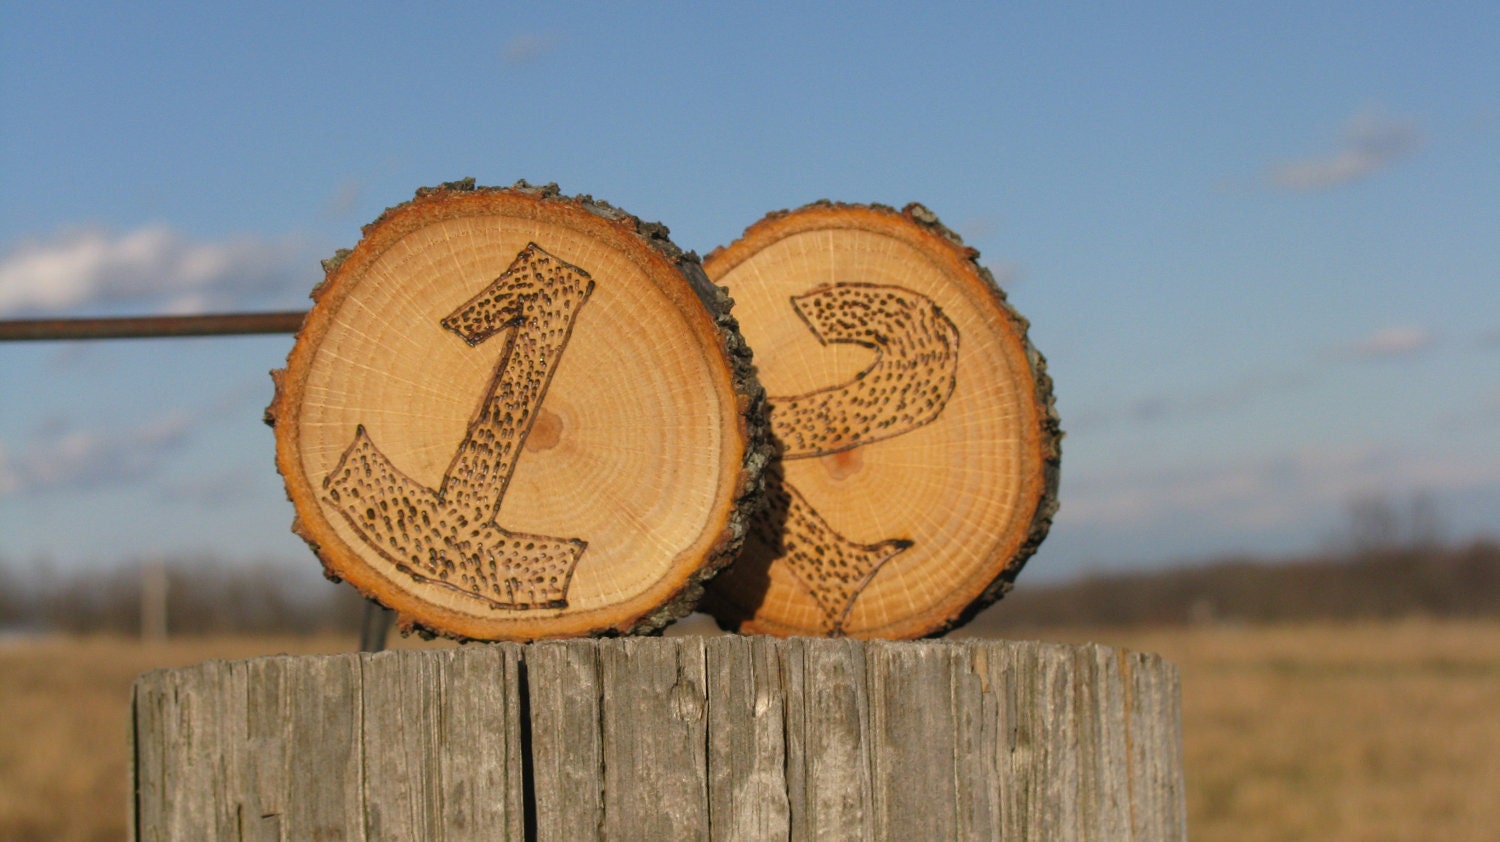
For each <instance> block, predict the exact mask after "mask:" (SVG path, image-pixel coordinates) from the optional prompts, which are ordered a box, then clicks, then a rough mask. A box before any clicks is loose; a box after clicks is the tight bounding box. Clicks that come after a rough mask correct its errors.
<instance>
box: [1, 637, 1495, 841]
mask: <svg viewBox="0 0 1500 842" xmlns="http://www.w3.org/2000/svg"><path fill="white" fill-rule="evenodd" d="M1017 636H1020V635H1017ZM1026 636H1029V637H1037V638H1042V639H1051V640H1065V641H1084V640H1092V641H1096V642H1100V643H1106V644H1110V645H1114V646H1122V647H1126V648H1131V649H1137V650H1144V651H1153V652H1158V653H1160V654H1162V655H1164V656H1166V657H1168V658H1170V659H1171V660H1173V661H1174V662H1176V663H1177V664H1178V665H1179V667H1180V668H1181V670H1182V676H1183V701H1184V742H1185V746H1186V748H1185V753H1186V768H1187V775H1188V814H1189V832H1190V834H1191V836H1192V838H1193V839H1195V840H1203V841H1204V842H1216V840H1231V839H1244V840H1252V839H1253V840H1265V839H1276V840H1298V839H1308V840H1429V839H1442V840H1445V842H1456V841H1457V840H1491V839H1494V838H1496V837H1495V834H1496V828H1500V799H1497V798H1495V797H1494V793H1496V792H1500V622H1493V621H1491V622H1448V621H1425V620H1412V621H1403V622H1399V623H1384V624H1343V625H1278V626H1267V627H1256V626H1240V627H1227V626H1217V627H1198V628H1189V629H1163V630H1120V629H1103V630H1097V631H1089V630H1076V631H1069V632H1066V633H1061V632H1058V631H1057V630H1051V629H1049V630H1047V631H1045V632H1039V633H1037V634H1035V635H1026ZM405 645H417V644H411V643H406V644H405ZM350 648H351V641H349V640H347V639H343V638H312V639H298V638H224V639H196V640H194V639H189V640H181V641H175V642H171V643H167V644H162V645H156V646H144V645H142V644H140V643H137V642H134V641H129V640H121V639H111V638H83V639H48V640H40V641H38V640H13V641H7V642H0V723H3V726H0V839H4V840H15V841H16V842H21V840H107V839H120V838H123V837H124V833H125V831H124V817H125V798H126V793H125V788H126V774H125V763H126V749H125V729H126V717H127V703H128V698H129V688H130V683H131V681H132V680H133V679H134V677H135V676H136V675H137V674H138V673H140V672H143V671H145V670H148V669H152V668H155V667H162V666H180V665H185V664H190V663H195V662H198V661H201V660H205V659H208V658H240V657H251V656H256V655H266V654H274V653H278V652H287V653H317V652H339V651H348V650H349V649H350Z"/></svg>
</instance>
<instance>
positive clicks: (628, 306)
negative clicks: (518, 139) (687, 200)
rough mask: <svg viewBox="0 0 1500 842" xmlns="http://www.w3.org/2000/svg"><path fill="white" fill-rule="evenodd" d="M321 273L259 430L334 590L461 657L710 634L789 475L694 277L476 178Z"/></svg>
mask: <svg viewBox="0 0 1500 842" xmlns="http://www.w3.org/2000/svg"><path fill="white" fill-rule="evenodd" d="M324 268H325V271H326V273H327V277H326V279H325V280H324V282H323V283H322V284H321V285H320V286H319V287H318V288H317V289H316V290H314V292H313V298H314V301H315V303H314V306H313V308H312V310H311V311H309V313H308V315H307V319H306V321H305V322H304V324H303V328H302V330H301V331H300V332H299V334H298V337H297V342H296V345H295V346H294V347H293V349H292V352H291V354H290V356H289V357H288V360H287V368H286V369H285V370H283V371H277V372H272V375H273V379H274V380H275V385H276V396H275V398H274V399H273V401H272V403H271V405H270V407H269V408H268V409H267V411H266V420H267V422H268V423H270V424H271V425H272V426H273V427H275V430H276V440H277V467H278V469H279V470H280V471H281V473H282V475H283V476H284V477H285V479H286V485H287V494H288V497H289V498H290V499H291V500H292V502H293V504H294V505H295V508H296V511H297V518H296V521H295V522H294V523H293V530H294V531H296V532H297V534H299V535H300V536H302V537H303V538H304V539H306V540H307V542H308V543H309V545H311V546H312V548H313V549H314V550H315V551H316V552H317V554H318V556H319V558H320V559H321V560H322V561H323V564H324V567H325V570H326V572H327V573H328V575H329V576H330V577H331V578H334V579H344V580H347V581H349V582H350V583H352V584H353V585H354V586H355V587H356V588H358V589H359V590H360V591H361V592H363V593H364V594H365V595H366V596H369V597H371V598H372V599H375V600H376V601H378V602H380V603H382V604H384V605H386V606H387V607H389V608H392V609H394V610H396V612H397V613H398V615H399V617H398V623H399V625H400V627H401V628H402V629H403V631H408V632H409V631H418V632H422V633H437V634H443V635H447V636H450V637H454V638H458V639H490V640H535V639H544V638H558V637H569V636H575V635H589V634H597V635H614V634H637V633H649V632H652V631H655V630H657V629H660V628H661V627H662V626H664V625H666V624H667V623H669V622H671V621H672V620H674V619H677V618H679V617H682V616H684V615H686V614H687V613H688V612H689V611H691V610H692V608H693V607H694V605H696V603H697V601H698V599H699V597H700V596H701V594H702V587H703V582H704V581H706V580H707V579H708V578H710V577H712V576H713V575H714V574H715V573H716V572H717V571H718V570H719V569H720V568H721V567H723V566H724V565H725V564H727V563H728V562H729V561H730V560H731V559H732V558H733V556H734V554H735V553H736V552H737V551H738V549H739V547H740V545H741V544H742V542H743V539H744V535H745V533H746V531H747V529H748V522H749V518H750V516H751V514H752V513H753V512H754V511H755V510H756V508H757V507H758V504H759V501H760V499H761V496H762V493H763V487H764V483H763V479H762V471H763V469H764V467H765V465H766V463H767V461H768V460H769V456H770V451H769V445H768V444H767V441H766V430H765V424H766V421H765V405H764V403H765V402H764V392H763V390H762V389H761V388H760V386H759V384H758V382H757V381H756V378H755V371H754V367H753V365H752V364H751V362H750V352H749V350H748V348H747V347H746V345H745V343H744V340H743V338H742V337H740V335H739V332H738V329H737V325H736V323H735V320H734V317H733V316H732V315H730V312H729V308H730V305H731V302H730V300H729V298H728V296H727V295H726V294H725V293H724V291H723V290H721V289H719V288H717V287H715V286H713V285H712V284H711V283H709V281H708V279H707V278H706V276H705V275H704V273H703V271H702V269H701V268H700V267H699V265H698V259H697V256H696V255H693V254H691V253H687V254H685V253H683V252H682V251H680V250H679V249H677V247H676V246H674V245H673V244H672V243H671V241H670V240H669V239H668V238H667V230H666V228H664V227H663V226H660V225H656V224H651V223H644V222H641V221H640V220H638V219H636V218H635V217H633V216H630V215H629V214H627V213H624V212H623V211H620V210H618V209H616V208H613V207H611V206H610V205H608V204H605V203H603V202H598V201H596V200H594V199H592V198H591V197H588V196H580V197H571V198H570V197H565V196H561V195H560V194H559V193H558V191H557V188H556V186H555V185H548V186H546V187H533V186H531V185H528V184H526V183H524V182H522V183H520V184H517V185H515V186H514V187H510V188H476V187H475V186H474V185H473V182H472V180H467V181H464V182H455V183H452V184H446V185H443V186H441V187H438V188H431V189H423V190H420V191H418V192H417V196H416V198H414V199H413V200H412V201H411V202H408V203H405V204H402V205H399V206H397V207H394V208H391V209H389V210H387V211H386V212H385V213H384V214H382V215H381V216H380V218H379V219H377V220H376V221H375V222H373V223H371V224H370V225H368V226H366V227H365V229H364V237H363V239H361V241H360V243H359V244H358V245H357V246H356V247H355V248H354V249H352V250H349V251H341V252H339V253H338V254H337V255H335V256H334V257H333V258H332V259H330V260H328V261H325V263H324Z"/></svg>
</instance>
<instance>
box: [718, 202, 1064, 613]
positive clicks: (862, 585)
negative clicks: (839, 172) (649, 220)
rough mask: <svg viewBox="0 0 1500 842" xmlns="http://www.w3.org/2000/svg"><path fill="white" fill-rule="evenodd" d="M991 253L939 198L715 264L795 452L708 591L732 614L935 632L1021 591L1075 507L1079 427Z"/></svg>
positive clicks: (794, 226) (771, 481)
mask: <svg viewBox="0 0 1500 842" xmlns="http://www.w3.org/2000/svg"><path fill="white" fill-rule="evenodd" d="M978 256H979V253H978V251H977V250H975V249H973V248H971V247H969V246H966V245H964V243H963V241H962V239H961V238H960V237H959V236H958V235H957V234H955V233H954V232H952V231H951V230H949V229H948V228H946V227H945V226H943V224H942V223H941V222H940V221H939V220H938V218H937V217H936V215H934V214H933V213H932V212H931V211H930V210H928V209H927V208H926V207H924V206H922V205H920V204H915V203H913V204H909V205H907V206H906V207H905V208H903V209H902V210H899V211H898V210H896V209H895V208H892V207H887V206H883V205H856V204H842V203H834V202H828V201H821V202H815V203H813V204H810V205H807V206H804V207H802V208H799V209H796V210H791V211H777V212H773V213H771V214H769V215H767V216H766V217H765V218H763V219H761V220H760V221H758V222H756V223H755V224H753V225H751V226H750V227H749V228H747V229H746V230H745V233H744V234H743V235H742V236H741V237H740V238H739V239H738V240H736V241H735V242H734V243H732V244H730V245H728V246H725V247H721V248H718V249H715V250H714V251H712V252H710V253H709V254H708V256H707V257H705V258H704V269H705V270H706V271H707V272H708V275H709V277H710V279H711V280H712V281H713V282H714V283H717V284H723V285H724V286H725V287H726V288H727V289H728V290H729V294H730V295H731V296H733V297H734V299H735V302H736V307H735V313H736V316H737V317H738V319H739V322H740V326H741V330H742V331H743V333H744V335H745V338H746V341H748V342H749V343H750V345H751V347H753V348H754V349H755V354H756V365H757V369H758V371H759V374H760V379H761V383H762V384H763V386H764V387H765V388H766V391H767V393H768V395H769V397H768V398H767V400H768V402H769V404H770V426H771V435H772V439H773V444H774V445H775V447H776V448H777V451H778V459H777V461H776V462H775V463H773V466H772V468H771V470H769V471H768V472H767V500H768V506H767V509H766V511H765V512H764V513H762V514H761V515H759V516H757V518H756V520H755V521H754V523H753V524H752V528H751V535H750V537H749V538H748V539H747V541H746V545H745V548H744V550H743V551H742V552H741V555H740V558H739V559H738V560H737V561H736V562H735V564H734V565H733V566H732V567H730V568H729V569H728V570H727V571H726V572H725V573H724V574H723V575H721V576H719V577H718V578H717V579H715V580H714V582H712V583H710V586H709V588H708V593H707V594H706V596H705V599H704V603H703V606H702V608H703V610H706V611H707V612H708V613H710V614H712V615H713V616H714V617H715V619H716V620H717V621H718V622H719V624H720V625H721V626H723V627H724V628H726V629H730V630H735V631H740V632H746V633H764V634H773V635H777V636H793V635H806V636H850V637H861V638H916V637H927V636H936V635H941V634H943V633H945V632H947V631H949V630H951V629H953V628H956V627H957V626H960V625H962V624H963V623H965V622H968V620H970V619H971V618H972V617H973V616H974V615H975V614H977V613H978V612H979V611H980V610H982V609H983V608H985V607H987V606H988V605H990V604H992V603H994V602H995V601H996V600H998V599H1000V598H1001V597H1002V596H1003V595H1004V594H1005V593H1006V592H1007V591H1008V590H1010V588H1011V587H1012V584H1013V583H1014V581H1015V578H1016V575H1017V574H1018V573H1019V572H1020V570H1021V568H1022V567H1023V566H1024V565H1025V563H1026V561H1027V559H1028V558H1030V557H1031V556H1032V554H1033V553H1035V552H1036V550H1037V548H1038V546H1039V545H1040V544H1041V543H1042V541H1043V539H1045V538H1046V535H1047V533H1048V531H1049V529H1050V528H1051V524H1052V518H1053V516H1054V515H1055V513H1056V511H1057V508H1058V500H1057V491H1058V478H1059V467H1060V463H1061V440H1062V430H1061V428H1060V424H1059V421H1058V416H1057V410H1056V406H1055V402H1054V399H1053V394H1052V380H1051V378H1050V377H1049V376H1048V374H1047V368H1046V360H1045V358H1044V357H1043V356H1042V354H1041V353H1040V352H1038V351H1037V349H1036V348H1035V347H1034V346H1033V345H1032V343H1031V341H1030V339H1029V338H1028V336H1027V330H1028V328H1029V323H1028V322H1027V321H1026V319H1024V318H1023V317H1022V316H1021V315H1020V314H1019V313H1017V312H1016V310H1015V308H1014V307H1013V306H1011V304H1010V303H1009V301H1008V300H1007V299H1006V296H1005V293H1004V292H1003V291H1002V290H1001V289H1000V287H999V285H998V284H997V283H996V281H995V279H994V276H993V275H992V274H991V273H990V272H989V271H988V270H987V269H985V268H984V267H983V266H982V265H980V263H979V261H978ZM872 357H873V359H872Z"/></svg>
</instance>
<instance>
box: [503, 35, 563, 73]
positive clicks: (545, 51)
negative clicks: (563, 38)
mask: <svg viewBox="0 0 1500 842" xmlns="http://www.w3.org/2000/svg"><path fill="white" fill-rule="evenodd" d="M557 43H558V38H557V36H556V35H555V34H553V33H551V32H529V33H526V34H524V35H517V36H516V37H514V38H512V39H510V40H509V41H507V42H506V43H505V51H504V53H503V55H504V57H505V63H506V64H510V65H520V64H530V63H531V62H534V61H537V60H538V59H541V58H543V57H545V56H547V55H550V54H551V53H552V52H553V51H555V50H556V49H557Z"/></svg>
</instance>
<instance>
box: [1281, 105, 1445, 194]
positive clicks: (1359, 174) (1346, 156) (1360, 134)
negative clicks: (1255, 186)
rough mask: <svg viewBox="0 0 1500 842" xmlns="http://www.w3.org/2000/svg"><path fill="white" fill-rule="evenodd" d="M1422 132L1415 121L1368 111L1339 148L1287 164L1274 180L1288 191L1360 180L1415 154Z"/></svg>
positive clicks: (1360, 115)
mask: <svg viewBox="0 0 1500 842" xmlns="http://www.w3.org/2000/svg"><path fill="white" fill-rule="evenodd" d="M1421 146H1422V133H1421V131H1420V130H1419V129H1418V128H1417V125H1416V123H1415V122H1413V121H1411V120H1406V119H1401V118H1397V117H1392V116H1390V115H1388V114H1386V113H1384V112H1382V111H1380V110H1378V109H1375V108H1367V109H1365V110H1364V111H1361V112H1360V113H1358V114H1356V115H1355V116H1354V117H1353V118H1352V119H1350V121H1349V123H1348V124H1347V125H1346V126H1345V127H1344V136H1343V140H1342V142H1341V143H1340V144H1339V146H1338V148H1336V149H1334V150H1333V151H1331V152H1328V153H1326V154H1323V155H1316V156H1312V157H1308V158H1302V159H1299V160H1295V161H1287V162H1285V163H1282V164H1279V165H1277V166H1275V167H1273V168H1272V170H1271V181H1272V183H1273V184H1275V185H1276V186H1277V187H1281V188H1285V189H1287V190H1320V189H1323V188H1327V187H1335V186H1338V185H1341V184H1348V183H1350V182H1354V181H1359V180H1361V179H1364V178H1367V177H1369V176H1371V175H1374V174H1375V173H1377V172H1380V171H1381V170H1384V169H1386V168H1388V167H1390V166H1391V165H1393V164H1395V163H1396V162H1398V161H1400V160H1401V159H1403V158H1406V157H1408V156H1410V155H1412V154H1413V153H1415V152H1416V151H1417V150H1418V149H1419V148H1421Z"/></svg>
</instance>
